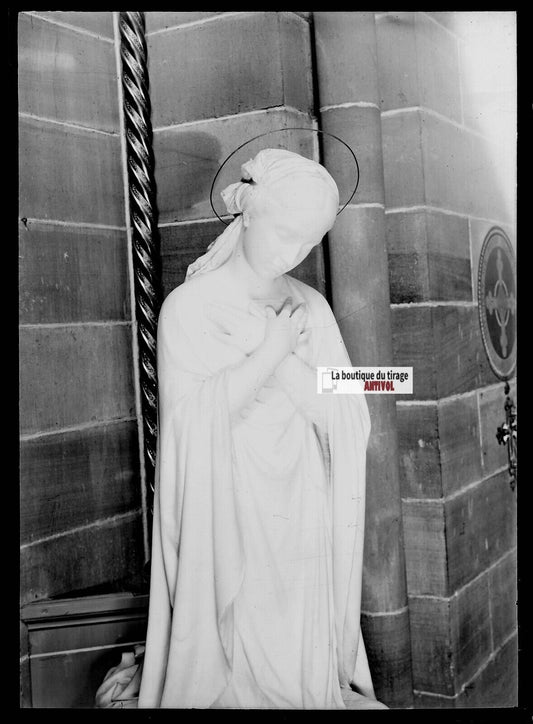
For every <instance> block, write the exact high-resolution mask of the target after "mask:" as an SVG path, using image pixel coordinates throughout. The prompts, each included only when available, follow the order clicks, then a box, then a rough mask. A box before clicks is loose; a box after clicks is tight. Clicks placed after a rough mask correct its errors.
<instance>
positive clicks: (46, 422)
mask: <svg viewBox="0 0 533 724" xmlns="http://www.w3.org/2000/svg"><path fill="white" fill-rule="evenodd" d="M134 415H135V398H134V392H133V363H132V349H131V328H130V326H129V325H97V326H93V325H82V326H77V325H75V326H71V327H68V326H67V327H62V326H61V327H39V326H37V327H22V328H21V330H20V427H21V432H22V433H35V432H41V431H46V430H54V429H57V428H62V427H69V426H73V425H78V424H81V423H87V422H95V421H100V420H102V421H105V420H112V419H116V418H121V417H133V416H134Z"/></svg>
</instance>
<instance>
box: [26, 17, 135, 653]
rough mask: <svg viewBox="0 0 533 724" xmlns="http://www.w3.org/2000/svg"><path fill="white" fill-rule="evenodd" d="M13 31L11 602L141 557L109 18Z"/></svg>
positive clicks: (29, 20)
mask: <svg viewBox="0 0 533 724" xmlns="http://www.w3.org/2000/svg"><path fill="white" fill-rule="evenodd" d="M18 33H19V35H18V39H19V112H20V116H19V151H20V160H19V169H20V174H19V178H20V189H19V198H20V207H19V219H20V221H19V262H20V266H19V269H20V277H19V289H20V337H19V340H20V348H19V352H20V434H21V451H20V507H21V517H20V527H21V530H20V534H21V579H20V581H21V603H22V604H25V603H28V602H30V601H33V600H37V599H43V598H47V597H50V596H59V595H64V594H68V593H71V592H74V591H79V590H82V589H93V588H94V587H99V586H102V585H103V584H107V583H108V582H115V581H117V580H120V579H123V578H125V577H128V576H131V575H134V574H137V573H138V571H139V570H141V568H142V565H143V562H144V551H143V525H142V511H141V485H140V476H139V450H138V435H137V418H136V405H135V393H134V380H133V363H132V312H131V303H130V285H129V276H128V274H129V272H128V269H129V266H128V249H127V236H126V226H125V211H124V193H123V189H124V183H123V167H122V156H121V141H120V133H119V127H120V122H119V120H120V119H119V100H118V86H117V69H116V57H115V39H114V29H113V17H112V13H75V12H72V13H71V12H66V13H56V12H40V13H29V12H28V13H21V14H20V15H19V24H18ZM23 640H24V637H23ZM25 654H26V652H25V651H24V645H23V655H24V656H25Z"/></svg>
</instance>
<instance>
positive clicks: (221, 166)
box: [209, 127, 360, 226]
mask: <svg viewBox="0 0 533 724" xmlns="http://www.w3.org/2000/svg"><path fill="white" fill-rule="evenodd" d="M287 131H309V132H311V133H320V134H322V135H323V136H329V137H330V138H334V139H335V140H336V141H338V142H339V143H342V145H343V146H345V147H346V148H347V149H348V151H349V152H350V155H351V158H352V159H353V162H354V164H355V169H356V181H355V186H354V188H353V191H352V193H351V194H350V197H349V198H348V201H346V202H345V204H344V205H343V206H342V207H341V209H340V211H337V216H338V215H339V214H341V213H342V212H343V211H344V209H345V208H346V207H347V206H348V204H349V203H350V201H351V200H352V199H353V197H354V196H355V193H356V191H357V188H358V186H359V178H360V172H359V163H358V161H357V157H356V155H355V153H354V151H353V149H352V148H351V147H350V146H349V145H348V144H347V143H346V141H343V140H342V138H339V137H338V136H335V135H333V133H329V132H328V131H321V130H319V129H318V128H305V127H289V128H277V129H275V130H274V131H267V132H266V133H260V134H259V135H258V136H254V137H253V138H249V139H248V140H247V141H245V142H244V143H241V145H240V146H237V148H236V149H235V150H234V151H232V152H231V153H230V154H229V156H227V157H226V159H225V160H224V161H223V163H222V164H221V165H220V168H219V169H218V171H217V172H216V174H215V177H214V178H213V183H212V184H211V190H210V192H209V203H210V204H211V208H212V209H213V211H214V213H215V215H216V217H217V218H218V219H219V220H220V221H221V222H222V223H223V224H224V225H225V226H228V225H229V224H230V223H231V222H230V221H224V219H223V218H222V217H221V216H220V214H218V212H217V210H216V209H215V206H214V204H213V192H214V189H215V184H216V182H217V179H218V177H219V176H220V174H221V172H222V169H223V168H224V166H226V164H227V163H228V161H229V160H230V158H232V157H233V156H234V155H235V154H236V153H237V152H238V151H240V150H241V149H242V148H244V147H245V146H247V145H248V144H250V143H252V142H253V141H257V140H258V139H259V138H264V137H265V136H271V135H273V134H274V133H282V132H287ZM287 150H289V149H287Z"/></svg>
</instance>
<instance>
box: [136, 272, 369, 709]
mask: <svg viewBox="0 0 533 724" xmlns="http://www.w3.org/2000/svg"><path fill="white" fill-rule="evenodd" d="M285 280H286V282H287V284H288V285H289V288H290V292H291V295H292V297H293V301H294V303H299V302H304V303H305V304H306V305H307V309H308V319H307V328H308V330H309V334H308V335H307V342H306V344H305V345H301V346H300V347H299V348H298V349H297V351H296V353H297V355H298V356H299V357H300V358H301V360H302V361H303V362H305V363H306V364H307V365H308V366H310V367H311V368H312V369H313V370H314V369H315V367H316V366H327V365H332V366H350V365H351V362H350V359H349V356H348V353H347V351H346V348H345V346H344V343H343V341H342V337H341V334H340V331H339V328H338V325H337V322H336V320H335V317H334V315H333V313H332V311H331V309H330V307H329V305H328V303H327V302H326V300H325V299H324V297H323V296H322V295H321V294H320V293H319V292H317V291H316V290H314V289H312V288H311V287H309V286H308V285H306V284H303V283H302V282H299V281H298V280H296V279H294V278H292V277H289V276H285ZM264 324H265V321H264V319H263V318H261V315H257V314H253V313H251V312H250V308H244V307H243V306H239V305H237V304H234V303H231V304H228V303H227V302H226V301H225V300H223V299H220V298H217V295H216V293H214V292H212V291H211V287H210V285H209V274H206V275H202V276H200V277H199V278H197V279H192V280H191V281H189V282H188V283H186V284H183V285H182V286H180V287H178V288H176V289H175V290H174V291H173V292H172V293H171V294H170V295H169V296H168V297H167V299H166V300H165V302H164V304H163V307H162V310H161V314H160V320H159V329H158V376H159V439H158V450H157V467H156V489H155V498H154V518H153V541H152V572H151V584H150V586H151V587H150V609H149V623H148V632H147V644H146V654H145V661H144V668H143V675H142V683H141V690H140V697H139V706H140V707H144V708H146V707H152V708H159V707H162V708H191V707H194V708H208V707H226V706H227V707H231V706H235V707H243V708H245V707H257V708H263V707H265V708H268V707H272V708H276V707H280V708H304V709H305V708H343V707H344V704H343V701H342V696H341V688H340V687H347V686H349V685H350V683H353V684H354V685H355V686H356V687H357V688H358V690H359V691H360V692H361V693H362V694H364V695H367V696H369V697H373V688H372V683H371V677H370V673H369V670H368V663H367V658H366V653H365V648H364V644H363V640H362V636H361V632H360V602H361V578H362V561H363V537H364V511H365V462H366V447H367V442H368V437H369V432H370V418H369V413H368V407H367V403H366V400H365V397H364V395H359V394H356V395H327V394H323V395H321V396H320V398H321V399H320V400H318V399H317V397H318V396H317V395H316V393H314V399H310V409H312V407H313V405H315V406H316V405H319V406H321V410H322V415H323V416H322V417H320V416H319V415H317V416H316V419H313V416H312V414H311V415H310V414H309V410H303V409H299V408H298V407H297V406H296V404H295V403H294V402H293V400H292V398H291V397H290V395H289V394H287V392H286V391H285V390H284V389H283V388H282V387H281V385H279V384H275V385H274V386H273V387H269V388H268V389H267V388H265V393H266V396H264V397H263V399H262V401H259V400H256V401H255V402H254V403H252V404H251V405H250V406H249V407H248V409H246V410H245V411H244V412H243V414H242V415H241V416H240V417H239V419H238V421H237V422H235V420H234V419H233V418H231V417H230V411H229V402H228V396H227V389H228V387H227V385H228V375H229V374H232V373H233V370H235V369H238V366H239V365H240V364H241V363H242V362H243V360H244V359H245V357H246V354H249V353H250V352H252V351H253V350H254V349H255V348H256V347H257V345H258V344H259V343H260V342H261V341H262V339H263V336H264Z"/></svg>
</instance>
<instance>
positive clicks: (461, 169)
mask: <svg viewBox="0 0 533 724" xmlns="http://www.w3.org/2000/svg"><path fill="white" fill-rule="evenodd" d="M409 115H412V114H409ZM421 141H422V147H423V156H424V185H425V198H426V203H427V204H429V205H430V206H436V207H438V208H444V209H448V210H451V211H456V212H459V213H462V214H467V215H472V216H480V217H484V218H489V219H500V220H501V221H502V223H505V222H506V221H509V220H510V215H509V214H510V211H509V210H508V209H507V208H506V202H505V197H504V196H503V195H502V193H501V189H500V187H499V173H498V167H497V164H496V162H495V158H496V157H495V150H494V148H492V147H491V145H490V144H489V142H488V141H487V139H485V138H483V137H481V136H479V135H477V134H475V133H472V132H470V131H467V130H466V129H465V128H464V127H462V126H458V125H454V124H452V123H449V122H448V121H446V120H444V119H441V118H438V117H435V116H433V115H431V114H429V113H424V112H422V113H421Z"/></svg>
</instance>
